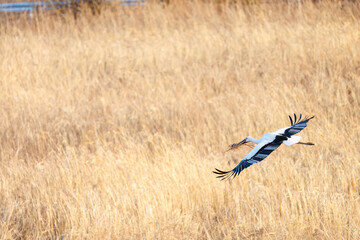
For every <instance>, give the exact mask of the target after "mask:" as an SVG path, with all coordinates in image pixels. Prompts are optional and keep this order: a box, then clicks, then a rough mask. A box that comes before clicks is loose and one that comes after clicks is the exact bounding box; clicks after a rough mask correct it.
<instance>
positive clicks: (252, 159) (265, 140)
mask: <svg viewBox="0 0 360 240" xmlns="http://www.w3.org/2000/svg"><path fill="white" fill-rule="evenodd" d="M289 118H290V123H291V126H290V127H285V128H280V129H279V130H277V131H275V132H272V133H265V134H264V135H263V136H262V137H261V138H260V139H255V138H253V137H250V136H248V137H246V138H245V139H244V140H242V141H240V142H238V143H234V144H232V145H230V149H229V150H233V149H236V148H238V147H239V146H241V145H243V144H245V143H247V142H253V143H255V144H256V146H255V147H254V148H253V149H252V150H251V151H250V152H249V153H248V154H247V155H246V156H245V157H244V159H243V160H242V161H241V162H240V163H239V164H238V165H237V166H236V167H235V168H234V169H233V170H231V171H221V170H219V169H216V168H215V170H216V171H214V173H215V174H218V176H217V177H218V178H221V179H222V180H224V179H228V178H230V177H236V176H237V175H239V174H240V172H241V171H242V170H244V169H245V168H247V167H249V166H251V165H252V164H254V163H257V162H260V161H262V160H263V159H265V158H266V157H267V156H269V154H270V153H272V152H273V151H274V150H275V149H277V148H278V147H279V146H280V145H281V144H282V143H284V144H285V145H287V146H291V145H293V144H303V145H314V144H313V143H303V142H300V139H301V137H300V136H293V135H294V134H297V133H298V132H300V131H301V130H303V129H304V128H305V127H306V123H307V122H308V121H309V120H310V119H312V118H314V117H309V118H307V117H305V118H304V119H303V120H301V118H302V115H301V114H300V117H299V118H298V119H297V116H296V115H295V114H294V121H293V119H292V118H291V116H289Z"/></svg>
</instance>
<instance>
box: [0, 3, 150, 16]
mask: <svg viewBox="0 0 360 240" xmlns="http://www.w3.org/2000/svg"><path fill="white" fill-rule="evenodd" d="M80 2H82V3H85V2H87V1H85V0H76V1H75V3H80ZM105 2H120V3H121V5H122V6H137V5H144V4H145V0H105ZM69 4H71V1H58V2H22V3H0V12H28V13H29V14H30V15H31V13H32V11H34V10H37V9H40V10H51V9H54V8H58V7H61V6H65V5H69Z"/></svg>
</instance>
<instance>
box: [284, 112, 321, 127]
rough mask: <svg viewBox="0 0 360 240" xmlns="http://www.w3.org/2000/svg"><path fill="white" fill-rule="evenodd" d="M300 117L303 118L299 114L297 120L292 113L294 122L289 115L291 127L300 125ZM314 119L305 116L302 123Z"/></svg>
mask: <svg viewBox="0 0 360 240" xmlns="http://www.w3.org/2000/svg"><path fill="white" fill-rule="evenodd" d="M302 116H303V115H302V114H301V113H300V116H299V118H297V117H296V114H295V113H294V121H293V119H292V118H291V116H290V115H289V118H290V124H291V126H293V125H295V124H297V123H300V121H301V119H302ZM314 117H315V116H312V117H307V116H305V117H304V118H303V120H302V122H304V121H309V120H310V119H313V118H314Z"/></svg>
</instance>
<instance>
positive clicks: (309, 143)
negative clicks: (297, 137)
mask: <svg viewBox="0 0 360 240" xmlns="http://www.w3.org/2000/svg"><path fill="white" fill-rule="evenodd" d="M297 144H302V145H315V144H313V143H311V142H306V143H304V142H298V143H297Z"/></svg>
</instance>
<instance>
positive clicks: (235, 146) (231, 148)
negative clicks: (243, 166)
mask: <svg viewBox="0 0 360 240" xmlns="http://www.w3.org/2000/svg"><path fill="white" fill-rule="evenodd" d="M245 143H246V138H245V139H244V140H242V141H241V142H238V143H233V144H231V145H230V146H229V149H228V150H226V152H227V151H230V150H234V149H236V148H238V147H240V146H241V145H243V144H245Z"/></svg>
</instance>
